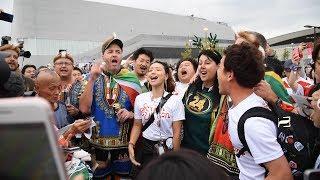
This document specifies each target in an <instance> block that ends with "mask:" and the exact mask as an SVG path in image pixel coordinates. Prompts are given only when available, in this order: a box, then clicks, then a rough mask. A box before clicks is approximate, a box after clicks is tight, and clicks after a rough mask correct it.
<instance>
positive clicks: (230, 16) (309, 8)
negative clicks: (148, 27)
mask: <svg viewBox="0 0 320 180" xmlns="http://www.w3.org/2000/svg"><path fill="white" fill-rule="evenodd" d="M88 1H95V2H103V3H108V4H115V5H121V6H127V7H134V8H140V9H147V10H153V11H159V12H166V13H171V14H179V15H186V16H189V15H191V14H193V15H194V16H196V17H201V18H205V19H207V20H211V21H221V22H225V23H227V24H228V25H229V26H231V27H232V28H233V29H234V30H235V31H239V30H253V31H257V32H260V33H262V34H264V35H265V36H266V37H267V38H271V37H275V36H279V35H283V34H286V33H290V32H294V31H299V30H304V29H305V28H304V27H303V26H304V25H307V24H308V25H315V26H320V18H319V12H320V0H263V1H262V0H120V1H119V0H88Z"/></svg>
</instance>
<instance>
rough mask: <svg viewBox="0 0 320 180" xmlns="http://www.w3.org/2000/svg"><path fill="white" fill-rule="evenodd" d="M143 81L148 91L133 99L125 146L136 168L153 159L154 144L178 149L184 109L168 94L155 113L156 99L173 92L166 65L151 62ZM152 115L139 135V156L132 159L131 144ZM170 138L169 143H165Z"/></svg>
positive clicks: (176, 97)
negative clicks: (132, 119) (132, 115)
mask: <svg viewBox="0 0 320 180" xmlns="http://www.w3.org/2000/svg"><path fill="white" fill-rule="evenodd" d="M147 80H148V83H149V84H150V86H151V91H150V92H146V93H143V94H140V95H138V96H137V98H136V100H135V104H134V119H135V120H134V124H133V128H132V130H131V136H130V142H129V146H128V150H129V156H130V160H131V162H132V163H133V164H134V165H136V166H141V164H142V165H145V164H147V163H148V162H149V161H151V160H152V159H153V158H155V157H156V156H157V153H156V148H155V145H156V144H159V142H161V141H162V142H164V146H165V145H167V146H172V147H173V149H174V150H178V149H179V148H180V131H181V124H182V120H184V119H185V114H184V106H183V104H182V101H181V98H179V97H178V95H172V96H171V97H170V98H169V99H168V100H167V102H166V103H165V104H164V105H163V107H162V108H161V109H160V111H159V113H156V112H155V109H156V108H157V106H158V104H159V102H160V100H161V99H162V98H163V97H165V96H167V95H168V94H169V93H171V92H173V91H174V81H173V78H172V75H171V73H170V71H169V66H168V65H167V63H163V62H154V63H152V64H151V66H150V68H149V72H148V73H147ZM153 112H155V114H154V121H153V123H152V124H151V125H150V126H149V127H148V128H147V129H145V130H144V131H143V132H142V137H143V138H142V141H141V146H139V148H140V149H138V151H140V152H141V153H139V154H140V156H141V157H138V158H137V159H136V158H135V151H134V148H135V144H136V142H137V140H138V138H139V135H140V133H141V131H142V128H143V126H144V125H145V124H146V123H147V122H148V120H149V118H150V116H151V115H153ZM171 138H172V141H171V142H172V143H170V142H169V141H167V140H168V139H171Z"/></svg>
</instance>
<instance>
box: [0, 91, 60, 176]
mask: <svg viewBox="0 0 320 180" xmlns="http://www.w3.org/2000/svg"><path fill="white" fill-rule="evenodd" d="M53 117H54V116H53V112H52V110H51V108H50V105H49V103H48V102H47V101H46V100H44V99H42V98H39V97H25V98H21V97H20V98H9V99H0V144H1V149H0V167H1V168H0V174H1V175H2V176H4V177H8V178H9V179H28V178H30V177H33V179H47V178H48V177H50V178H53V179H65V178H66V172H65V167H64V160H63V156H62V151H61V149H60V148H59V146H58V143H57V135H56V132H55V129H54V126H53V121H52V120H53ZM21 172H23V173H21Z"/></svg>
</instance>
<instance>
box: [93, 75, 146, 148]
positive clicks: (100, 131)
mask: <svg viewBox="0 0 320 180" xmlns="http://www.w3.org/2000/svg"><path fill="white" fill-rule="evenodd" d="M110 79H111V83H110V87H111V89H112V88H114V86H115V85H116V83H118V84H119V85H120V89H119V95H118V98H117V99H116V102H117V103H118V104H120V106H121V108H125V109H127V110H128V111H132V110H133V105H134V100H135V98H136V96H137V95H138V94H139V93H141V86H140V82H139V80H138V78H137V77H136V75H135V74H133V73H131V72H129V71H128V70H126V69H122V70H121V71H120V72H119V73H118V74H117V75H111V78H110ZM106 84H107V83H106V81H105V76H103V75H100V76H99V77H98V79H97V80H96V81H95V83H94V88H93V102H92V106H91V112H92V115H93V116H94V120H95V121H96V123H97V126H96V128H95V129H94V130H95V131H94V133H93V137H92V140H91V143H92V144H93V145H94V146H96V147H98V148H101V149H105V150H112V149H119V148H120V149H121V148H127V146H128V141H129V133H130V124H131V122H128V121H126V122H124V123H119V122H118V120H117V116H116V113H115V110H114V108H113V107H111V106H110V105H109V104H108V102H107V100H106V94H105V89H106Z"/></svg>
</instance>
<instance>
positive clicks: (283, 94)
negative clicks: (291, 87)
mask: <svg viewBox="0 0 320 180" xmlns="http://www.w3.org/2000/svg"><path fill="white" fill-rule="evenodd" d="M264 79H265V80H266V81H267V82H268V83H269V84H270V86H271V89H272V90H273V92H274V93H276V94H277V96H278V97H279V98H280V99H282V100H283V101H285V102H287V103H290V104H292V103H293V101H292V99H291V97H290V96H289V94H288V92H287V90H286V88H285V87H284V84H283V81H282V79H281V77H280V76H279V75H278V74H276V73H275V72H273V71H268V72H265V75H264Z"/></svg>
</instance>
